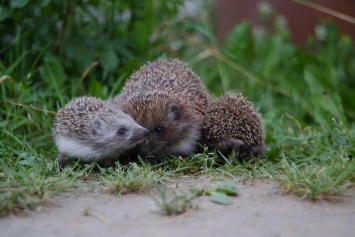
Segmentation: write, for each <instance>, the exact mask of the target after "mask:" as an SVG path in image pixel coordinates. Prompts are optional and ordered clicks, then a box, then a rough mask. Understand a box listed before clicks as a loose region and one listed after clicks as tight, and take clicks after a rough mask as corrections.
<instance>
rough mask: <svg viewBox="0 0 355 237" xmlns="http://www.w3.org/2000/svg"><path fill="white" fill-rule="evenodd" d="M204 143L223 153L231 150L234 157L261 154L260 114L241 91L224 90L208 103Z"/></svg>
mask: <svg viewBox="0 0 355 237" xmlns="http://www.w3.org/2000/svg"><path fill="white" fill-rule="evenodd" d="M205 142H206V143H207V145H208V147H210V148H212V149H215V150H216V151H219V152H221V153H222V154H223V155H229V154H231V153H232V152H233V151H234V152H235V155H236V156H237V158H246V157H261V156H263V155H264V153H265V144H264V132H263V124H262V120H261V115H260V114H259V113H258V112H257V110H256V109H255V108H254V105H253V104H252V103H251V102H250V101H248V100H247V99H245V98H244V97H243V96H242V95H241V94H232V93H227V94H226V95H224V96H223V97H222V98H219V99H216V100H214V101H212V102H211V103H210V105H209V106H208V109H207V113H206V125H205Z"/></svg>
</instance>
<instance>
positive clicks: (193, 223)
mask: <svg viewBox="0 0 355 237" xmlns="http://www.w3.org/2000/svg"><path fill="white" fill-rule="evenodd" d="M210 183H211V182H210V180H206V179H205V178H193V179H191V177H190V178H188V177H185V178H182V179H180V180H179V182H172V183H171V185H169V188H171V189H175V188H176V187H178V188H180V189H184V188H186V187H187V186H188V185H191V184H194V185H196V186H201V185H202V186H203V185H205V184H208V185H210ZM237 187H238V189H239V191H240V195H239V196H237V197H235V198H233V204H232V205H229V206H223V205H219V204H216V203H213V202H211V201H210V200H209V197H199V198H197V199H196V200H195V204H197V206H198V208H197V209H191V210H189V211H187V212H186V213H184V214H182V215H180V216H173V217H170V216H166V215H164V214H163V213H162V212H161V211H160V209H159V207H158V205H157V203H156V201H155V200H154V199H153V198H152V195H151V194H127V195H124V196H115V195H112V194H108V193H107V192H105V191H103V190H97V189H75V190H71V191H69V192H66V193H63V194H62V195H61V196H57V197H55V198H53V199H52V200H51V202H49V203H47V204H45V205H43V206H42V210H41V212H39V213H34V214H32V215H30V216H29V217H14V216H11V217H7V218H3V219H0V230H1V236H4V237H5V236H6V237H10V236H16V237H17V236H36V237H40V236H46V237H47V236H64V235H65V236H85V237H90V236H95V237H97V236H100V237H104V236H125V237H130V236H132V237H135V236H178V237H181V236H191V235H192V234H195V235H196V234H197V235H198V236H322V237H325V236H352V235H353V234H354V232H355V195H349V196H348V197H346V199H345V200H344V201H343V202H338V203H331V202H322V201H321V202H315V203H313V202H310V201H307V200H301V199H299V198H297V197H295V196H292V195H282V194H281V191H280V189H279V188H278V186H277V185H276V184H275V183H272V182H257V183H254V184H245V185H243V184H240V183H239V184H238V185H237Z"/></svg>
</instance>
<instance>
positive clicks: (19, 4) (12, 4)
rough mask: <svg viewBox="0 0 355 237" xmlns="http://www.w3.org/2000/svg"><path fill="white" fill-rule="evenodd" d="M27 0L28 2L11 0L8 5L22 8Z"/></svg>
mask: <svg viewBox="0 0 355 237" xmlns="http://www.w3.org/2000/svg"><path fill="white" fill-rule="evenodd" d="M28 2H29V0H11V1H10V7H11V9H15V8H22V7H24V6H26V4H27V3H28Z"/></svg>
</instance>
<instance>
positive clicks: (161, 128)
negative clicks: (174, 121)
mask: <svg viewBox="0 0 355 237" xmlns="http://www.w3.org/2000/svg"><path fill="white" fill-rule="evenodd" d="M163 130H164V128H163V127H157V128H156V129H155V131H156V132H157V133H158V134H160V133H162V132H163Z"/></svg>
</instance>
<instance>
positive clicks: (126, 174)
mask: <svg viewBox="0 0 355 237" xmlns="http://www.w3.org/2000/svg"><path fill="white" fill-rule="evenodd" d="M101 172H102V173H101V174H100V179H101V180H102V181H103V182H104V186H106V187H107V188H108V191H109V192H110V193H116V194H126V193H134V192H143V191H148V190H150V189H151V188H153V187H155V186H156V185H158V184H161V183H162V182H163V181H164V180H165V179H166V178H167V173H166V172H164V171H162V170H159V169H158V170H153V167H152V166H150V165H143V166H138V165H137V164H136V163H130V164H129V165H128V166H125V167H124V166H121V165H119V164H118V165H117V167H116V168H114V169H112V168H110V169H106V170H105V169H101Z"/></svg>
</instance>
